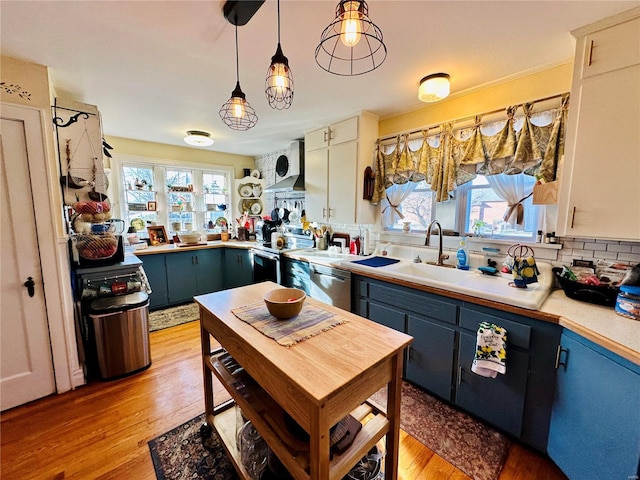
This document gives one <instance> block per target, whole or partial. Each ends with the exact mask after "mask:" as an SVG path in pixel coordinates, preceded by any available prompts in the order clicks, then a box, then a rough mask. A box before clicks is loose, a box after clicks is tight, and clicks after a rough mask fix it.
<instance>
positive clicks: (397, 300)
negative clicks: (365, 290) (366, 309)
mask: <svg viewBox="0 0 640 480" xmlns="http://www.w3.org/2000/svg"><path fill="white" fill-rule="evenodd" d="M369 297H370V298H375V299H376V300H377V301H379V302H384V303H387V304H389V305H393V306H396V307H398V308H402V309H403V310H405V311H411V312H415V313H419V314H420V315H422V316H425V317H430V318H434V319H436V320H441V321H443V322H447V323H451V324H453V325H455V324H456V323H457V313H458V311H457V310H458V306H457V305H456V304H455V303H453V302H452V303H449V302H446V301H443V300H440V299H438V298H436V297H435V296H434V295H431V294H429V293H425V292H417V291H412V290H410V289H408V288H402V287H397V286H392V287H387V286H384V285H380V284H378V283H373V282H372V283H371V284H370V285H369Z"/></svg>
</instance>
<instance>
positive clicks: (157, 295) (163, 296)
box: [139, 254, 169, 310]
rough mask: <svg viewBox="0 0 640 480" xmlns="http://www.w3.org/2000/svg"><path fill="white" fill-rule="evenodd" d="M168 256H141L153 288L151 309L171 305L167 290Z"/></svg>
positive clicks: (150, 299) (150, 300) (150, 297)
mask: <svg viewBox="0 0 640 480" xmlns="http://www.w3.org/2000/svg"><path fill="white" fill-rule="evenodd" d="M165 257H166V255H162V254H156V255H140V257H139V258H140V259H141V260H142V267H143V268H144V273H145V274H146V276H147V279H148V280H149V285H150V286H151V295H149V309H151V310H155V309H157V308H162V307H166V306H167V305H168V304H169V292H168V290H167V267H166V265H165Z"/></svg>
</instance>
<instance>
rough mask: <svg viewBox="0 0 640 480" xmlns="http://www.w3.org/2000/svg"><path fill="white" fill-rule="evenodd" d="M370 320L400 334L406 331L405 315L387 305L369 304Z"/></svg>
mask: <svg viewBox="0 0 640 480" xmlns="http://www.w3.org/2000/svg"><path fill="white" fill-rule="evenodd" d="M369 320H373V321H374V322H377V323H379V324H381V325H384V326H385V327H389V328H393V329H394V330H397V331H399V332H403V333H404V332H405V331H406V327H405V314H404V313H403V312H401V311H399V310H395V309H393V308H390V307H388V306H385V305H379V304H377V303H373V302H369Z"/></svg>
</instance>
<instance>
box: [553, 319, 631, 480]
mask: <svg viewBox="0 0 640 480" xmlns="http://www.w3.org/2000/svg"><path fill="white" fill-rule="evenodd" d="M562 347H563V349H566V352H564V353H563V355H562V358H561V360H562V363H564V364H566V365H564V368H563V366H562V365H561V366H560V368H559V371H558V377H557V389H556V398H555V401H554V403H553V410H552V414H551V426H550V430H549V444H548V448H547V451H548V452H549V456H550V457H551V458H552V459H553V461H554V462H556V464H557V465H558V466H559V467H560V468H561V469H562V471H563V472H564V473H565V474H566V475H567V476H568V477H569V478H571V479H580V480H590V479H593V480H601V479H605V478H607V479H617V478H620V479H623V480H626V479H636V478H638V476H637V475H638V474H639V473H640V466H639V465H640V459H639V456H640V367H639V366H638V365H635V364H632V363H631V362H627V361H626V360H624V359H622V358H621V357H618V356H617V355H615V354H613V353H611V352H607V351H605V350H604V349H602V348H601V347H599V346H597V345H595V344H593V343H592V342H590V341H588V340H586V339H584V338H582V337H580V336H578V335H576V334H574V333H573V332H570V331H565V332H564V333H563V335H562Z"/></svg>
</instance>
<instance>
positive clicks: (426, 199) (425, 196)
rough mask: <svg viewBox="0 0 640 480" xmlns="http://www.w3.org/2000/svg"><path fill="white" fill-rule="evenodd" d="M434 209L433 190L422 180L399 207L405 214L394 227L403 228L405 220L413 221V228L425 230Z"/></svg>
mask: <svg viewBox="0 0 640 480" xmlns="http://www.w3.org/2000/svg"><path fill="white" fill-rule="evenodd" d="M432 209H433V195H432V192H431V190H430V189H429V186H428V185H427V184H426V183H425V182H424V181H422V182H420V183H418V185H417V186H416V189H415V190H414V191H413V192H411V193H410V194H409V195H408V196H407V197H406V198H405V199H404V200H403V202H402V203H401V204H400V206H399V207H398V210H400V211H401V212H402V214H403V215H404V219H397V220H396V223H395V224H394V225H393V226H392V228H393V229H394V230H395V229H400V230H402V227H403V225H402V224H403V223H404V222H411V229H417V230H420V229H422V230H424V229H425V228H427V225H428V224H429V222H430V221H431V212H432Z"/></svg>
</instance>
